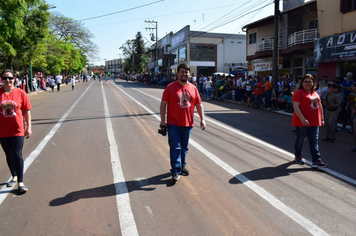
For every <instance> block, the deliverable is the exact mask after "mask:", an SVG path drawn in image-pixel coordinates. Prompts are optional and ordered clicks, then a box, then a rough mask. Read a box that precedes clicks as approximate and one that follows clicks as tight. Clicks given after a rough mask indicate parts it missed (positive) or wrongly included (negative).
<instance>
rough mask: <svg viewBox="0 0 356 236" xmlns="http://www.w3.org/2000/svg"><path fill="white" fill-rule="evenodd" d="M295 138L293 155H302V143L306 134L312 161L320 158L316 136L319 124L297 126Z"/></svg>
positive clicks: (317, 135)
mask: <svg viewBox="0 0 356 236" xmlns="http://www.w3.org/2000/svg"><path fill="white" fill-rule="evenodd" d="M296 129H297V132H296V133H297V139H296V140H295V146H294V147H295V156H303V145H304V141H305V138H306V137H307V136H308V141H309V149H310V154H311V156H312V158H313V162H316V161H317V160H318V159H319V158H320V152H319V145H318V138H319V126H303V127H297V128H296Z"/></svg>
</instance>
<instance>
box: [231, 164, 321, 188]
mask: <svg viewBox="0 0 356 236" xmlns="http://www.w3.org/2000/svg"><path fill="white" fill-rule="evenodd" d="M293 164H296V163H295V162H293V161H291V162H287V163H284V164H281V165H279V166H274V167H264V168H261V169H256V170H251V171H247V172H245V173H241V174H238V175H236V176H234V177H233V178H231V179H230V180H229V183H230V184H241V183H246V182H248V181H257V180H265V179H275V178H280V177H285V176H289V175H290V174H293V173H296V172H300V171H314V170H318V169H314V168H308V167H305V168H295V169H288V167H289V166H291V165H293Z"/></svg>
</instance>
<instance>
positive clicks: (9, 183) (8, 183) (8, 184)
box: [6, 180, 17, 188]
mask: <svg viewBox="0 0 356 236" xmlns="http://www.w3.org/2000/svg"><path fill="white" fill-rule="evenodd" d="M16 182H17V181H16V180H11V181H10V182H7V183H6V187H8V188H11V187H13V186H14V185H15V184H16Z"/></svg>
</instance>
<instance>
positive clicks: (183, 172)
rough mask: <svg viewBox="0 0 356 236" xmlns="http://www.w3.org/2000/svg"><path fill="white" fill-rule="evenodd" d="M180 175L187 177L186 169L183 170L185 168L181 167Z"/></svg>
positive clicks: (187, 171)
mask: <svg viewBox="0 0 356 236" xmlns="http://www.w3.org/2000/svg"><path fill="white" fill-rule="evenodd" d="M180 173H181V175H183V176H188V175H189V170H187V168H185V166H183V167H182V171H181V172H180Z"/></svg>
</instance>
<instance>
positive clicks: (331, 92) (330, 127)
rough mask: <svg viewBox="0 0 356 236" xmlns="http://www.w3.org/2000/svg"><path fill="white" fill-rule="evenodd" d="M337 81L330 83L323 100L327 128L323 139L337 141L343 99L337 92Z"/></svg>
mask: <svg viewBox="0 0 356 236" xmlns="http://www.w3.org/2000/svg"><path fill="white" fill-rule="evenodd" d="M335 87H336V84H335V83H332V82H331V83H328V86H327V88H328V90H327V91H328V92H327V94H326V95H325V99H324V100H323V106H324V107H325V108H326V111H325V129H326V137H325V138H323V139H322V141H332V142H333V141H335V139H336V138H335V133H336V122H337V117H338V114H339V113H338V110H339V107H340V106H341V101H340V100H339V97H338V96H337V95H336V94H335Z"/></svg>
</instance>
